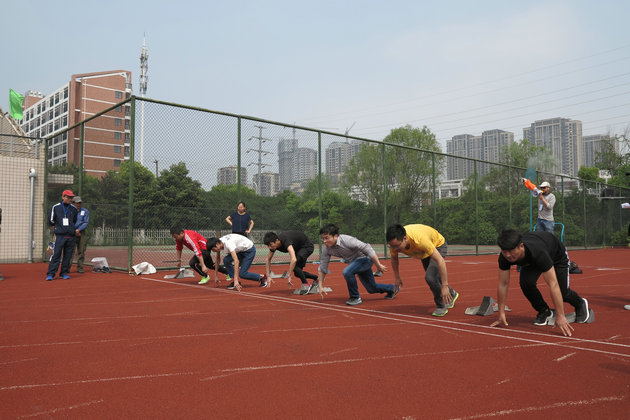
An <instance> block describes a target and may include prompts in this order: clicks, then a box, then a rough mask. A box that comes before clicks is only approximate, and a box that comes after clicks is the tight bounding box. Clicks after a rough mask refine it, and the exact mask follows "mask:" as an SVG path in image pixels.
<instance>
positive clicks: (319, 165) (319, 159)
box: [294, 131, 323, 255]
mask: <svg viewBox="0 0 630 420" xmlns="http://www.w3.org/2000/svg"><path fill="white" fill-rule="evenodd" d="M294 137H295V136H294ZM317 211H318V215H319V228H320V229H321V227H322V226H323V225H322V132H321V131H318V132H317ZM320 247H321V245H320ZM320 255H321V249H320Z"/></svg>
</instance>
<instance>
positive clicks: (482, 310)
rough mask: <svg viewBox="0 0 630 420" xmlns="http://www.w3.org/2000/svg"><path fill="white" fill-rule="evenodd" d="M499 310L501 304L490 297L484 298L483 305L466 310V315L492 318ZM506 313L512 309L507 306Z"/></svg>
mask: <svg viewBox="0 0 630 420" xmlns="http://www.w3.org/2000/svg"><path fill="white" fill-rule="evenodd" d="M498 310H499V304H498V303H497V302H496V301H495V300H494V299H493V298H491V297H490V296H484V297H483V299H482V301H481V305H479V306H471V307H470V308H466V311H465V313H466V315H480V316H490V315H493V314H494V313H495V312H497V311H498ZM505 310H506V311H508V312H509V311H511V309H510V308H508V307H507V305H505Z"/></svg>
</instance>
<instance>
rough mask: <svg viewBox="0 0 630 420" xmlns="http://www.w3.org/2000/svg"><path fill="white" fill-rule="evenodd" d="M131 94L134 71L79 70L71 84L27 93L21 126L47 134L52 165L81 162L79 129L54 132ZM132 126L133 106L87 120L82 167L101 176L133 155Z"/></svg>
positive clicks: (38, 134) (31, 133)
mask: <svg viewBox="0 0 630 420" xmlns="http://www.w3.org/2000/svg"><path fill="white" fill-rule="evenodd" d="M131 93H132V88H131V72H130V71H127V70H114V71H104V72H98V73H85V74H75V75H73V76H72V78H71V80H70V81H69V82H68V83H66V84H64V85H63V86H61V87H60V88H59V89H57V90H55V91H54V92H52V93H50V94H48V95H43V94H41V93H40V92H35V91H28V92H27V93H26V94H25V95H24V96H25V98H24V106H25V110H24V119H23V120H22V121H21V125H22V129H23V130H24V131H25V132H26V133H27V135H29V136H32V137H46V138H49V140H48V164H49V165H66V164H67V163H75V164H77V165H79V159H80V142H79V140H80V139H81V128H80V127H76V128H74V129H72V130H71V131H64V132H63V133H61V134H59V135H56V136H55V133H59V132H61V131H63V130H65V129H67V128H68V127H71V126H73V125H74V124H76V123H78V122H81V121H83V120H85V119H87V118H89V117H91V116H93V115H95V114H97V113H99V112H100V111H102V110H104V109H106V108H109V107H111V106H112V105H115V104H116V103H118V102H121V101H123V100H124V99H126V98H128V97H129V96H130V95H131ZM130 124H131V112H130V107H129V105H125V106H120V107H118V108H116V109H114V110H113V111H111V112H109V113H107V114H106V115H104V116H101V117H100V118H97V119H95V120H93V121H91V122H89V123H86V124H85V130H84V140H85V142H84V145H83V168H84V170H85V172H86V173H87V174H88V175H92V176H96V177H102V176H103V175H105V173H107V171H108V170H111V169H114V170H117V169H118V168H119V167H120V163H121V162H122V161H124V160H126V159H129V144H130V133H131V126H130ZM50 136H54V137H50Z"/></svg>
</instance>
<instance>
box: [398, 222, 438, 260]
mask: <svg viewBox="0 0 630 420" xmlns="http://www.w3.org/2000/svg"><path fill="white" fill-rule="evenodd" d="M405 231H406V232H407V239H408V241H409V249H401V250H395V249H391V252H392V255H393V254H398V252H402V253H403V254H405V255H408V256H410V257H411V258H417V259H419V260H421V259H424V258H427V257H430V256H431V255H432V254H433V252H435V248H438V247H440V246H442V245H444V242H445V240H444V236H442V235H441V234H440V232H438V231H437V230H435V229H433V228H432V227H431V226H427V225H420V224H416V225H407V226H405Z"/></svg>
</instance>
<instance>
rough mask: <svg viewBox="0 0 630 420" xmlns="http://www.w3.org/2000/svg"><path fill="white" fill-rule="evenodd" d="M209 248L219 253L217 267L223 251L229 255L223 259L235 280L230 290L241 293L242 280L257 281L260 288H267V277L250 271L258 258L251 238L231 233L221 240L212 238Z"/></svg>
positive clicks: (215, 277)
mask: <svg viewBox="0 0 630 420" xmlns="http://www.w3.org/2000/svg"><path fill="white" fill-rule="evenodd" d="M207 247H208V248H210V249H211V250H212V251H213V252H216V253H217V262H216V265H215V267H218V266H219V265H220V264H221V250H223V249H225V251H226V252H227V255H226V256H225V258H223V265H224V266H225V269H226V270H227V272H228V275H229V276H230V277H232V279H233V280H234V281H233V282H232V283H231V284H230V285H229V286H228V289H236V290H239V291H240V290H241V288H242V286H241V282H240V279H245V280H252V281H257V282H259V283H260V287H265V286H267V276H265V275H261V274H256V273H250V272H249V271H248V270H249V267H251V265H252V262H253V261H254V257H255V256H256V247H255V246H254V243H253V242H252V241H251V240H250V239H249V238H247V237H245V236H242V235H239V234H237V233H231V234H229V235H225V236H222V237H220V238H211V239H210V240H209V241H208V244H207ZM217 270H218V269H215V271H214V280H215V282H216V281H217V280H218V271H217Z"/></svg>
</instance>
